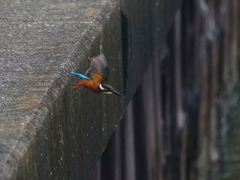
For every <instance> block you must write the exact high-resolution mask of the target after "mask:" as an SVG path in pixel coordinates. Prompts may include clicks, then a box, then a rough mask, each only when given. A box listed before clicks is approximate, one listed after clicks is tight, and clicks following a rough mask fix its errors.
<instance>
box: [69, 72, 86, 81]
mask: <svg viewBox="0 0 240 180" xmlns="http://www.w3.org/2000/svg"><path fill="white" fill-rule="evenodd" d="M71 74H73V75H74V76H77V77H80V79H86V80H90V78H89V77H87V76H84V75H83V74H78V73H75V72H71Z"/></svg>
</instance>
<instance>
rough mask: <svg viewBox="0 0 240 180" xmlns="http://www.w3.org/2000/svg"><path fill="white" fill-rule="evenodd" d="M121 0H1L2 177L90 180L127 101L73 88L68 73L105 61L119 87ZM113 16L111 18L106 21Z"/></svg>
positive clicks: (0, 110)
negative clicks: (67, 0)
mask: <svg viewBox="0 0 240 180" xmlns="http://www.w3.org/2000/svg"><path fill="white" fill-rule="evenodd" d="M117 7H118V5H117V4H116V3H114V2H112V1H108V2H106V3H101V2H91V3H87V4H86V3H80V2H75V3H61V2H60V1H59V3H53V2H45V1H42V2H19V1H13V0H12V1H6V2H1V7H0V28H1V34H0V40H1V44H0V52H1V57H0V69H1V71H0V76H1V79H0V81H1V86H0V88H1V102H0V103H1V104H0V118H1V124H0V134H1V136H0V147H1V152H0V179H80V178H81V179H85V178H86V177H87V176H88V174H89V171H90V170H91V167H92V166H93V165H94V163H95V162H96V161H97V159H98V158H99V156H100V155H101V152H102V151H103V150H104V148H105V145H106V143H107V141H108V139H109V137H110V135H111V134H112V131H113V130H114V128H115V126H116V125H117V124H118V120H119V118H120V117H121V115H122V103H121V101H122V99H120V98H119V97H117V96H107V95H96V94H93V93H91V92H89V91H87V90H85V89H84V88H82V89H81V90H80V92H79V93H76V92H75V90H74V89H73V88H72V87H73V83H74V82H76V79H75V78H74V77H73V76H71V75H70V72H71V71H76V72H85V71H86V70H87V68H88V67H89V62H88V61H87V59H88V57H92V56H95V55H97V54H99V53H100V52H102V53H104V54H105V56H106V57H107V59H108V62H109V66H110V71H111V78H110V80H109V82H108V83H109V84H111V85H112V86H113V87H115V88H116V89H117V90H118V91H120V92H122V90H123V88H122V72H121V71H122V68H121V39H120V38H121V36H120V16H119V10H118V8H117ZM107 22H108V23H107Z"/></svg>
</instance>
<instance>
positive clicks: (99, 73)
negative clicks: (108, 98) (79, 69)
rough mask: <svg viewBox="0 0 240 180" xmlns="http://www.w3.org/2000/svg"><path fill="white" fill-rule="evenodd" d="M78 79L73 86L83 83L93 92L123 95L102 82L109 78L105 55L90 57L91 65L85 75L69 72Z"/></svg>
mask: <svg viewBox="0 0 240 180" xmlns="http://www.w3.org/2000/svg"><path fill="white" fill-rule="evenodd" d="M71 73H72V74H73V75H74V76H76V77H77V79H78V80H79V82H78V83H76V84H75V85H76V86H75V87H74V88H77V87H79V86H80V85H83V86H84V87H86V88H87V89H89V90H91V91H92V92H95V93H106V94H113V93H114V94H116V95H118V96H121V97H123V95H121V94H120V93H119V92H117V91H116V90H114V89H113V87H111V86H109V85H107V84H103V82H104V81H106V80H108V79H109V76H110V74H109V69H108V64H107V60H106V58H105V56H104V55H103V54H100V55H98V56H96V57H93V58H92V59H91V67H90V68H89V69H88V70H87V72H86V73H85V75H83V74H78V73H75V72H71Z"/></svg>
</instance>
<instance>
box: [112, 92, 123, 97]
mask: <svg viewBox="0 0 240 180" xmlns="http://www.w3.org/2000/svg"><path fill="white" fill-rule="evenodd" d="M112 92H113V93H114V94H116V95H118V96H121V97H123V95H121V94H120V93H119V92H117V91H115V90H113V91H112Z"/></svg>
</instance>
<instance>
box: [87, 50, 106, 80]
mask: <svg viewBox="0 0 240 180" xmlns="http://www.w3.org/2000/svg"><path fill="white" fill-rule="evenodd" d="M92 73H94V74H98V75H101V76H103V77H102V78H101V82H104V81H106V80H108V79H109V76H110V73H109V69H108V63H107V60H106V58H105V56H104V55H103V54H100V55H98V56H96V57H93V58H92V59H91V67H90V68H89V69H88V70H87V72H86V74H85V75H86V76H88V77H92V75H91V74H92Z"/></svg>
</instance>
